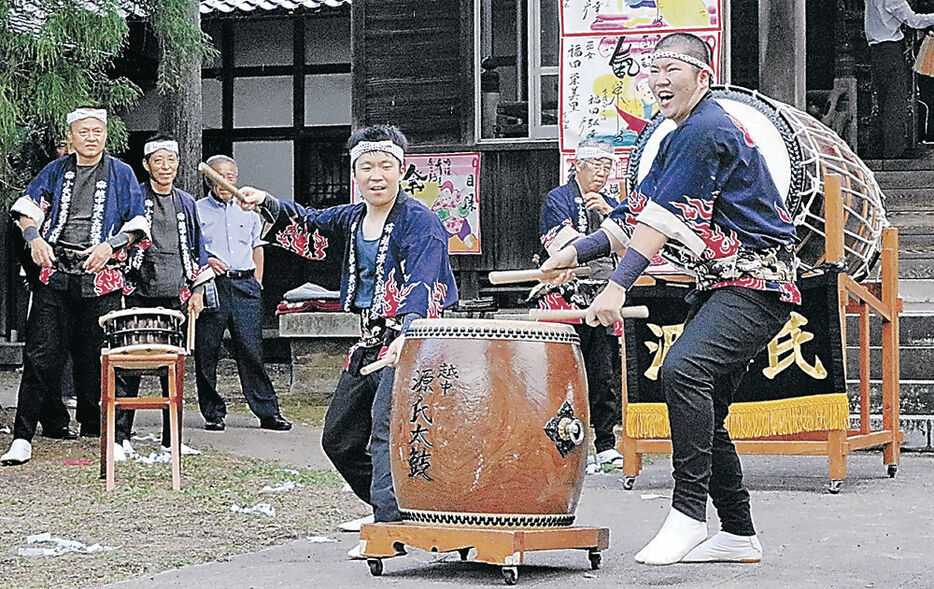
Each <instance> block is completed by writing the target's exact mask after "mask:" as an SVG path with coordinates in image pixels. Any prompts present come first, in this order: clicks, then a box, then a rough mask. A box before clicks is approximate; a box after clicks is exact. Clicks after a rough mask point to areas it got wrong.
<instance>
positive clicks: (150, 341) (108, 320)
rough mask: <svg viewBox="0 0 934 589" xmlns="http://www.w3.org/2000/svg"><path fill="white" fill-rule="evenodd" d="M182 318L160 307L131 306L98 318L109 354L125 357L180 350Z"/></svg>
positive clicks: (178, 313)
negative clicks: (121, 354)
mask: <svg viewBox="0 0 934 589" xmlns="http://www.w3.org/2000/svg"><path fill="white" fill-rule="evenodd" d="M184 322H185V316H184V315H183V314H182V313H180V312H179V311H173V310H171V309H163V308H162V307H156V308H148V307H133V308H131V309H120V310H118V311H112V312H110V313H107V314H106V315H104V316H103V317H101V318H100V325H101V327H103V328H104V339H105V340H106V342H107V347H108V348H110V349H111V350H112V351H120V352H122V353H129V354H133V353H135V354H146V353H153V352H160V353H161V352H174V351H178V350H181V349H183V348H184V346H185V343H184V340H183V337H184V336H183V332H182V324H183V323H184Z"/></svg>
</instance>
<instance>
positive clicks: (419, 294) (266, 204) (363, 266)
mask: <svg viewBox="0 0 934 589" xmlns="http://www.w3.org/2000/svg"><path fill="white" fill-rule="evenodd" d="M407 145H408V142H407V141H406V138H405V136H404V135H403V134H402V133H401V132H400V131H399V129H397V128H396V127H394V126H390V125H375V126H372V127H367V128H365V129H361V130H360V131H357V132H356V133H354V134H353V135H351V137H350V139H349V140H348V142H347V147H348V149H349V150H350V161H351V170H352V173H353V177H354V180H355V182H356V184H357V187H358V188H359V189H360V193H361V194H362V196H363V201H364V202H362V203H357V204H348V205H338V206H335V207H331V208H328V209H322V210H316V209H309V208H305V207H303V206H301V205H298V204H296V203H294V202H290V201H279V200H277V199H276V198H274V197H272V196H271V195H268V194H266V193H265V192H263V191H261V190H257V189H254V188H243V189H242V193H243V197H244V200H243V201H241V204H242V205H243V206H244V208H252V207H256V208H257V210H258V212H260V214H261V215H262V216H263V218H264V220H265V221H266V222H267V223H268V224H269V225H268V227H269V229H268V231H267V233H266V236H265V237H266V239H268V241H269V242H270V243H272V244H275V245H278V246H280V247H283V248H285V249H288V250H290V251H293V252H295V253H297V254H299V255H302V256H304V257H306V258H308V259H311V260H321V259H324V257H325V256H326V255H327V252H328V243H329V241H330V240H334V239H336V240H340V241H341V242H343V244H344V247H345V249H344V252H345V253H344V271H343V275H342V277H341V305H342V306H343V308H344V310H345V311H354V312H357V313H359V314H360V326H361V331H362V338H361V340H360V341H359V342H358V343H357V344H355V345H354V346H353V347H352V348H351V350H350V353H349V355H348V357H347V362H346V363H345V365H344V371H343V373H342V374H341V378H340V381H339V382H338V384H337V389H336V390H335V391H334V397H333V399H332V400H331V405H330V407H329V408H328V412H327V415H326V416H325V419H324V435H323V437H322V440H321V442H322V445H323V446H324V451H325V453H326V454H327V455H328V457H329V458H330V459H331V461H332V462H333V463H334V466H335V467H337V470H338V471H339V472H340V473H341V475H342V476H343V477H344V479H345V480H346V481H347V482H348V483H349V484H350V487H351V488H352V489H353V491H354V493H355V494H356V495H357V497H359V498H360V499H362V500H363V501H366V502H367V503H369V504H370V505H372V506H373V516H374V519H375V521H377V522H391V521H398V520H400V519H401V518H400V514H399V508H398V505H397V503H396V498H395V495H394V494H393V488H392V475H391V473H390V466H389V408H390V406H391V400H392V399H391V397H392V381H393V377H394V373H395V369H394V368H392V367H391V366H390V367H386V368H383V369H382V370H381V371H379V372H375V373H372V374H367V375H362V374H361V373H360V369H361V368H362V367H363V366H365V365H367V364H369V363H372V362H374V361H375V360H377V359H378V358H382V357H384V356H388V357H395V358H398V355H399V351H400V350H401V349H402V342H403V340H404V338H403V334H404V333H405V329H406V328H407V327H408V325H409V324H410V323H411V321H412V320H413V319H417V318H433V317H439V316H440V315H441V312H442V311H443V310H444V309H446V308H448V307H450V306H452V305H454V304H455V303H456V302H457V286H456V285H455V283H454V275H453V273H452V271H451V264H450V261H449V259H448V234H447V232H446V231H445V229H444V226H443V225H442V224H441V221H440V219H438V216H437V215H436V214H435V213H433V212H432V211H431V210H430V209H428V207H426V206H425V205H423V204H422V203H420V202H419V201H417V200H415V199H414V198H411V197H409V196H407V195H406V194H405V193H404V192H403V191H402V189H401V188H400V186H399V180H400V179H401V178H402V174H403V172H404V166H403V160H404V158H405V149H406V147H407ZM270 225H271V226H270ZM368 445H369V452H368V451H367V447H368ZM358 554H359V552H358V549H356V548H355V549H354V550H352V551H351V556H352V557H354V556H358Z"/></svg>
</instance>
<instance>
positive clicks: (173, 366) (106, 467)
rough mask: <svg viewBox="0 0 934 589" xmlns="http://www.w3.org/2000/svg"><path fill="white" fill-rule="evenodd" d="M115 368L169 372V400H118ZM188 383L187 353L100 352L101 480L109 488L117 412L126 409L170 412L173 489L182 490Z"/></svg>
mask: <svg viewBox="0 0 934 589" xmlns="http://www.w3.org/2000/svg"><path fill="white" fill-rule="evenodd" d="M115 368H122V369H125V370H136V371H140V370H145V371H149V370H155V369H158V368H166V369H167V370H168V373H169V374H168V384H169V396H168V397H117V396H116V393H115V379H116V378H115V372H114V369H115ZM184 382H185V352H184V350H178V351H173V352H168V351H161V352H155V353H150V354H138V353H137V354H134V353H121V352H120V349H119V348H118V349H116V350H109V349H104V350H101V424H102V425H103V427H102V428H101V478H106V481H107V482H106V489H107V490H108V491H110V490H112V489H113V488H114V448H113V441H114V439H115V431H114V430H115V429H116V427H115V425H116V412H117V409H118V408H121V407H123V408H126V409H164V408H168V409H169V440H170V442H171V444H172V448H171V456H172V460H171V463H172V488H173V489H175V490H176V491H179V490H181V488H182V486H181V485H182V482H181V447H182V445H181V441H182V440H181V435H180V429H179V428H180V426H181V422H182V397H183V393H182V391H183V389H184Z"/></svg>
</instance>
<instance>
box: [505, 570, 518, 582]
mask: <svg viewBox="0 0 934 589" xmlns="http://www.w3.org/2000/svg"><path fill="white" fill-rule="evenodd" d="M503 580H504V581H506V584H507V585H515V584H516V583H517V582H518V581H519V569H518V568H517V567H503Z"/></svg>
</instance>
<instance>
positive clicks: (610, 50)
mask: <svg viewBox="0 0 934 589" xmlns="http://www.w3.org/2000/svg"><path fill="white" fill-rule="evenodd" d="M665 34H667V33H645V34H635V35H619V34H616V35H589V36H576V37H562V39H561V56H562V59H561V114H560V118H561V129H560V141H561V150H562V151H568V152H570V151H573V150H574V148H575V147H576V146H577V144H578V143H579V142H580V141H581V140H582V139H584V138H588V137H598V138H602V139H606V140H608V141H611V142H612V143H613V145H614V147H615V148H616V149H617V150H618V151H628V150H629V149H631V148H632V145H633V144H634V143H635V141H636V137H638V135H639V132H640V131H642V129H643V128H644V127H645V125H646V124H647V123H648V121H649V119H651V118H652V116H653V115H654V114H655V112H656V111H657V110H658V107H657V105H656V104H655V98H654V97H653V96H652V92H651V90H650V89H649V81H648V78H649V64H648V63H646V61H647V58H648V56H649V55H650V54H651V53H652V49H653V48H654V47H655V44H656V43H657V42H658V41H659V40H660V39H661V38H662V37H663V36H665ZM696 34H697V35H698V36H699V37H700V38H702V39H703V40H704V41H706V42H707V44H708V45H710V47H711V48H712V49H713V56H714V71H715V74H716V75H715V79H716V80H719V79H720V71H719V70H720V67H719V64H720V33H718V32H699V33H696Z"/></svg>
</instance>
